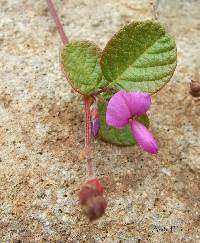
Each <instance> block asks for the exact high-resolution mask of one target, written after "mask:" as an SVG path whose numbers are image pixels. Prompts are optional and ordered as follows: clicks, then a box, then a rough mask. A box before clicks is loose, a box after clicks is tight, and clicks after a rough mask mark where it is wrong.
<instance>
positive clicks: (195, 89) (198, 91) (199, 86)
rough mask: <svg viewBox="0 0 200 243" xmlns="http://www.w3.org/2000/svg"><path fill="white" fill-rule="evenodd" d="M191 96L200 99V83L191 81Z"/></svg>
mask: <svg viewBox="0 0 200 243" xmlns="http://www.w3.org/2000/svg"><path fill="white" fill-rule="evenodd" d="M190 94H191V95H192V96H193V97H200V82H199V81H193V80H192V81H191V83H190Z"/></svg>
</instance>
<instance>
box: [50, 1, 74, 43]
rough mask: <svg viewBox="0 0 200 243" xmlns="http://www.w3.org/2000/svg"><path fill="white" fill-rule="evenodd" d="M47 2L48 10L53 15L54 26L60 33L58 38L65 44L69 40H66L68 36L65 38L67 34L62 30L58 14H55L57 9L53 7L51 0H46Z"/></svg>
mask: <svg viewBox="0 0 200 243" xmlns="http://www.w3.org/2000/svg"><path fill="white" fill-rule="evenodd" d="M47 4H48V7H49V11H50V12H51V15H52V17H53V20H54V22H55V24H56V28H57V30H58V32H59V34H60V38H61V40H62V42H63V44H64V45H65V44H67V43H68V42H69V40H68V38H67V36H66V34H65V32H64V29H63V26H62V24H61V21H60V19H59V17H58V14H57V11H56V9H55V6H54V4H53V2H52V0H47Z"/></svg>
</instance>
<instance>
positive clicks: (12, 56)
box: [0, 0, 200, 243]
mask: <svg viewBox="0 0 200 243" xmlns="http://www.w3.org/2000/svg"><path fill="white" fill-rule="evenodd" d="M55 3H56V6H57V8H58V10H59V14H60V15H61V17H62V21H63V23H64V27H65V30H66V33H67V35H68V36H69V38H70V40H72V39H89V40H93V41H95V42H97V43H98V44H99V45H100V46H101V47H104V45H105V44H106V42H107V41H108V39H109V38H110V37H111V36H112V35H113V33H115V31H117V30H118V29H119V28H120V26H122V25H124V24H125V23H128V22H130V21H131V20H138V19H142V20H144V19H149V18H151V9H150V4H149V1H147V0H140V1H139V0H119V1H116V0H77V1H73V0H67V1H64V0H62V1H61V0H57V1H55ZM199 12H200V1H199V0H198V1H195V0H191V1H181V0H180V1H178V0H176V1H169V0H168V1H164V0H163V1H160V4H159V17H160V20H161V21H162V22H163V23H164V24H165V26H166V27H167V28H168V30H169V32H171V33H172V35H174V36H175V38H176V40H177V46H178V67H177V69H176V72H175V75H174V76H173V78H172V80H171V82H170V83H169V84H168V85H167V86H166V87H165V88H164V89H163V90H162V91H161V92H160V93H159V95H155V96H154V97H153V105H152V108H151V110H150V118H151V130H152V131H153V133H154V135H155V137H156V138H157V139H158V142H159V145H160V152H159V154H158V156H156V157H155V156H150V155H148V154H147V153H144V152H143V151H142V150H140V149H138V147H137V146H134V147H126V148H119V147H116V146H112V145H109V144H106V143H104V142H102V141H100V140H97V141H96V142H95V145H94V154H93V157H94V162H95V164H96V174H97V176H98V178H100V179H101V180H102V182H103V183H104V185H105V187H106V196H107V198H108V201H109V203H108V208H107V212H106V215H105V216H104V217H102V218H101V219H99V220H98V221H95V222H93V223H89V222H88V221H87V219H86V218H85V217H84V216H83V215H82V212H81V209H80V207H79V205H78V200H77V194H78V191H79V187H80V185H81V184H82V183H83V182H84V181H85V180H86V179H87V177H86V164H85V163H84V162H80V161H78V157H77V156H78V153H79V151H80V150H81V149H82V148H83V144H84V117H83V104H82V99H81V97H80V95H78V94H76V93H74V92H73V91H71V88H70V86H69V84H68V83H67V82H66V80H65V78H64V76H63V75H62V73H61V70H60V66H59V48H60V47H61V46H62V44H61V41H60V39H59V35H58V33H57V32H56V31H55V27H54V23H53V21H52V19H51V17H50V15H49V13H48V10H47V6H46V1H42V0H38V1H33V0H26V1H25V0H1V9H0V65H1V66H0V73H1V78H0V242H1V243H3V242H18V243H20V242H23V243H26V242H88V243H93V242H95V243H96V242H97V243H98V242H106V243H110V242H115V243H117V242H125V243H132V242H159V243H160V242H164V243H165V242H195V243H196V242H200V119H199V118H200V100H199V99H198V98H197V99H194V98H192V97H191V96H190V95H189V82H190V79H192V78H194V74H195V73H197V72H198V70H199V69H200V57H199V53H200V45H199V42H200V17H199ZM81 128H83V129H81ZM157 231H158V232H157Z"/></svg>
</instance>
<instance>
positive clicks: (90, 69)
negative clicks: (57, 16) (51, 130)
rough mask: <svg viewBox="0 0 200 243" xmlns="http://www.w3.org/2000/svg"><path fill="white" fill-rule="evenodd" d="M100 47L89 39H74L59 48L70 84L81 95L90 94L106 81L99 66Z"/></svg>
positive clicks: (105, 83) (104, 84)
mask: <svg viewBox="0 0 200 243" xmlns="http://www.w3.org/2000/svg"><path fill="white" fill-rule="evenodd" d="M100 56H101V49H100V48H99V47H97V46H96V45H95V44H94V43H92V42H90V41H75V42H71V43H69V44H67V45H66V46H65V47H64V48H63V49H62V50H61V65H62V68H63V71H64V74H65V76H66V77H67V79H68V81H69V82H70V84H71V86H72V87H73V88H74V89H75V90H76V91H77V92H79V93H81V94H83V95H91V94H93V93H95V92H96V91H97V90H98V89H100V88H102V87H104V86H106V85H107V84H108V82H107V81H106V80H105V79H103V75H102V71H101V66H100Z"/></svg>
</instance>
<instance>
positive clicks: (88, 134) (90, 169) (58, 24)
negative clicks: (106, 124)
mask: <svg viewBox="0 0 200 243" xmlns="http://www.w3.org/2000/svg"><path fill="white" fill-rule="evenodd" d="M47 4H48V8H49V11H50V12H51V15H52V17H53V20H54V22H55V25H56V29H57V31H58V33H59V35H60V38H61V40H62V42H63V44H64V45H65V44H67V43H68V42H69V39H68V38H67V36H66V34H65V32H64V29H63V25H62V24H61V21H60V19H59V17H58V14H57V11H56V9H55V6H54V4H53V1H52V0H47ZM84 104H85V148H84V149H85V155H86V157H87V161H88V174H89V176H93V174H94V169H93V163H92V159H91V157H90V153H91V114H90V105H91V97H86V96H85V97H84Z"/></svg>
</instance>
